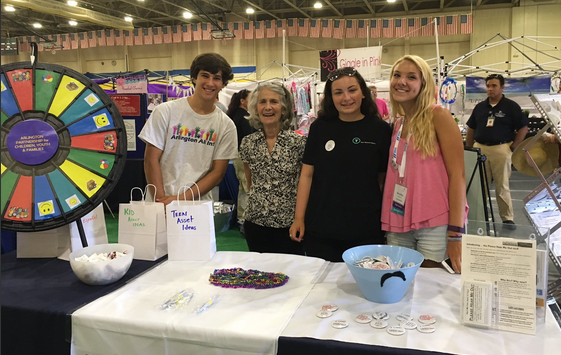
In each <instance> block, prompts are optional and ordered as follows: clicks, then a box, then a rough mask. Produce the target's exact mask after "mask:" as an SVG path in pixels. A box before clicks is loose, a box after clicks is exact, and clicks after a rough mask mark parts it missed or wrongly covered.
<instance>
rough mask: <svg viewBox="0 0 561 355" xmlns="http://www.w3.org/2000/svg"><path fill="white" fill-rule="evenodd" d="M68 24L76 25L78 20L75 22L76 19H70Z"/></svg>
mask: <svg viewBox="0 0 561 355" xmlns="http://www.w3.org/2000/svg"><path fill="white" fill-rule="evenodd" d="M68 24H69V25H70V26H76V25H77V24H78V22H76V21H74V20H70V21H68Z"/></svg>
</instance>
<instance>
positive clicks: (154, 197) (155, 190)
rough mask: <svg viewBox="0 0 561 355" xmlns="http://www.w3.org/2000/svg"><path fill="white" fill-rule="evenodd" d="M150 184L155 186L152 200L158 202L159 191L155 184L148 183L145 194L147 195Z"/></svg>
mask: <svg viewBox="0 0 561 355" xmlns="http://www.w3.org/2000/svg"><path fill="white" fill-rule="evenodd" d="M148 186H153V187H154V195H153V197H152V202H156V194H157V193H158V188H157V187H156V185H154V184H148V185H146V187H145V188H144V196H147V192H148Z"/></svg>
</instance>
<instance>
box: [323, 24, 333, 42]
mask: <svg viewBox="0 0 561 355" xmlns="http://www.w3.org/2000/svg"><path fill="white" fill-rule="evenodd" d="M321 36H322V37H323V38H331V36H333V20H321Z"/></svg>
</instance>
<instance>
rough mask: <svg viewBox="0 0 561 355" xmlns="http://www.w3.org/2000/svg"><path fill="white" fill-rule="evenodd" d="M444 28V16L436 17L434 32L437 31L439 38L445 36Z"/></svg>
mask: <svg viewBox="0 0 561 355" xmlns="http://www.w3.org/2000/svg"><path fill="white" fill-rule="evenodd" d="M433 26H434V24H433ZM445 26H446V16H439V17H436V30H437V31H438V35H439V36H442V35H445V34H446V32H445V31H444V29H445Z"/></svg>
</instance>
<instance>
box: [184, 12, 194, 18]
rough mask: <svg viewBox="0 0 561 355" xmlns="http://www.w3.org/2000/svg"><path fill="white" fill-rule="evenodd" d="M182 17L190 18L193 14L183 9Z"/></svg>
mask: <svg viewBox="0 0 561 355" xmlns="http://www.w3.org/2000/svg"><path fill="white" fill-rule="evenodd" d="M183 17H185V18H191V17H193V14H192V13H190V12H189V11H185V12H184V13H183Z"/></svg>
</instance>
